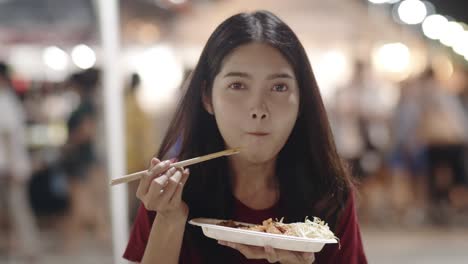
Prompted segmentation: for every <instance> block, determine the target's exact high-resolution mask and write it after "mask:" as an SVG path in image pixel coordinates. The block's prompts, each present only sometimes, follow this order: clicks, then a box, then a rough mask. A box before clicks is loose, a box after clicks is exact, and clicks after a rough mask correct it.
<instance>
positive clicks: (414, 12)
mask: <svg viewBox="0 0 468 264" xmlns="http://www.w3.org/2000/svg"><path fill="white" fill-rule="evenodd" d="M426 15H427V8H426V5H425V4H424V3H423V2H421V1H419V0H404V1H403V2H401V3H400V5H399V6H398V16H399V17H400V19H401V21H403V22H404V23H406V24H410V25H415V24H419V23H421V22H423V21H424V18H426Z"/></svg>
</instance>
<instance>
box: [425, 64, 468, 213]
mask: <svg viewBox="0 0 468 264" xmlns="http://www.w3.org/2000/svg"><path fill="white" fill-rule="evenodd" d="M420 85H421V86H422V88H423V89H424V90H423V96H422V110H421V111H422V113H423V116H422V119H421V124H420V136H421V140H422V141H423V142H424V144H425V145H426V148H427V162H428V176H429V193H430V198H431V201H432V202H433V205H434V208H433V210H432V215H433V216H434V217H435V219H434V220H440V221H446V220H447V218H446V215H445V214H444V212H445V209H446V207H447V206H448V205H450V203H452V204H453V201H450V197H451V196H450V192H451V191H452V190H454V187H457V186H464V187H466V186H467V185H468V182H467V178H466V164H465V162H464V151H465V149H466V145H467V143H468V117H467V114H466V112H465V111H464V109H463V106H462V104H461V102H460V100H459V98H457V97H456V96H455V95H453V94H451V93H449V92H448V91H447V90H446V89H444V88H443V87H442V86H441V84H440V83H439V82H438V81H437V80H436V79H435V77H434V72H433V70H432V69H430V68H429V69H427V70H426V71H425V72H424V73H423V74H422V76H421V83H420Z"/></svg>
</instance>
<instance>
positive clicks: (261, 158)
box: [240, 150, 275, 164]
mask: <svg viewBox="0 0 468 264" xmlns="http://www.w3.org/2000/svg"><path fill="white" fill-rule="evenodd" d="M240 155H241V156H240V157H241V158H242V159H244V160H246V161H247V162H249V163H254V164H257V163H265V162H268V161H271V160H272V159H273V158H274V156H275V155H273V154H272V153H269V152H264V151H252V150H245V151H243V152H242V151H241V153H240Z"/></svg>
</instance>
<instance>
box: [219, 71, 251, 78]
mask: <svg viewBox="0 0 468 264" xmlns="http://www.w3.org/2000/svg"><path fill="white" fill-rule="evenodd" d="M227 77H242V78H247V79H252V76H251V75H250V74H248V73H246V72H228V73H226V74H225V75H224V76H223V78H227Z"/></svg>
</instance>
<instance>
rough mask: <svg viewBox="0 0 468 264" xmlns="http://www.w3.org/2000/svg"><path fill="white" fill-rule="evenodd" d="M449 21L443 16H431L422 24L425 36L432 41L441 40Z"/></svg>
mask: <svg viewBox="0 0 468 264" xmlns="http://www.w3.org/2000/svg"><path fill="white" fill-rule="evenodd" d="M447 23H448V20H447V18H445V17H444V16H441V15H430V16H428V17H426V19H425V20H424V22H423V24H422V29H423V32H424V35H426V37H428V38H430V39H440V38H441V37H442V34H443V32H444V30H445V28H446V27H447Z"/></svg>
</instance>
